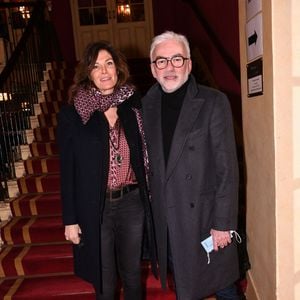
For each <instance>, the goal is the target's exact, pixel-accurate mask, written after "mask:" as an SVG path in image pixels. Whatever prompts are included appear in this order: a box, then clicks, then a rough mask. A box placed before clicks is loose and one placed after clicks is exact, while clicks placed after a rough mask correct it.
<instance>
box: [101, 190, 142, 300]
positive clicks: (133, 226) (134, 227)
mask: <svg viewBox="0 0 300 300" xmlns="http://www.w3.org/2000/svg"><path fill="white" fill-rule="evenodd" d="M143 226H144V209H143V205H142V202H141V200H140V197H139V191H138V189H135V190H134V191H132V192H130V193H128V194H126V195H125V196H124V197H123V198H122V199H120V200H117V201H112V202H110V201H109V200H106V203H105V208H104V214H103V224H102V226H101V258H102V284H103V292H102V294H99V295H97V300H114V297H115V293H116V286H117V278H118V276H117V271H118V272H119V275H120V278H121V282H122V285H123V290H124V299H125V300H141V299H142V285H141V250H142V239H143Z"/></svg>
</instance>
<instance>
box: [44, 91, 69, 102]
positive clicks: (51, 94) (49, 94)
mask: <svg viewBox="0 0 300 300" xmlns="http://www.w3.org/2000/svg"><path fill="white" fill-rule="evenodd" d="M44 96H45V100H46V102H51V101H59V102H67V100H68V90H67V89H66V90H56V91H45V92H44Z"/></svg>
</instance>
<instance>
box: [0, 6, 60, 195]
mask: <svg viewBox="0 0 300 300" xmlns="http://www.w3.org/2000/svg"><path fill="white" fill-rule="evenodd" d="M0 11H1V16H2V17H3V16H4V17H5V22H6V23H5V24H4V25H5V26H6V30H4V35H5V36H4V37H2V39H3V38H4V39H5V45H4V46H3V47H2V49H3V48H4V51H2V59H3V55H4V56H5V57H4V67H3V70H2V72H1V73H0V180H1V186H0V199H1V198H2V200H3V199H4V198H5V197H7V181H8V180H9V179H12V178H14V177H15V175H16V174H15V162H16V161H18V160H20V158H21V152H20V151H21V150H20V148H21V147H20V146H21V145H23V144H26V142H27V139H26V136H27V135H26V134H27V131H28V129H30V116H33V115H34V104H36V103H38V92H40V91H41V83H40V82H41V81H42V80H43V71H44V70H45V66H46V63H47V62H51V61H53V60H58V59H60V52H59V47H58V45H57V44H56V41H57V38H56V37H55V36H54V35H55V31H54V29H53V26H52V24H51V22H50V20H49V19H48V18H47V9H46V6H45V3H44V1H35V2H23V3H20V2H16V3H12V2H10V3H0ZM23 12H24V14H23ZM2 23H3V20H2Z"/></svg>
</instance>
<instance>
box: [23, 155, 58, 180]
mask: <svg viewBox="0 0 300 300" xmlns="http://www.w3.org/2000/svg"><path fill="white" fill-rule="evenodd" d="M24 167H25V171H26V173H27V174H30V175H32V174H36V175H38V174H45V173H58V172H59V157H58V156H47V157H44V158H36V157H34V158H28V159H27V160H25V161H24Z"/></svg>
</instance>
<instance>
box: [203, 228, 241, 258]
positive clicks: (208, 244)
mask: <svg viewBox="0 0 300 300" xmlns="http://www.w3.org/2000/svg"><path fill="white" fill-rule="evenodd" d="M230 236H231V238H233V237H234V238H235V240H236V241H237V242H238V243H239V244H240V243H241V242H242V239H241V237H240V235H239V234H238V233H237V231H235V230H230ZM201 245H202V247H203V248H204V250H205V251H206V253H207V264H209V263H210V256H209V253H210V252H212V251H213V250H214V243H213V239H212V236H211V235H210V236H209V237H208V238H206V239H205V240H203V241H201Z"/></svg>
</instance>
